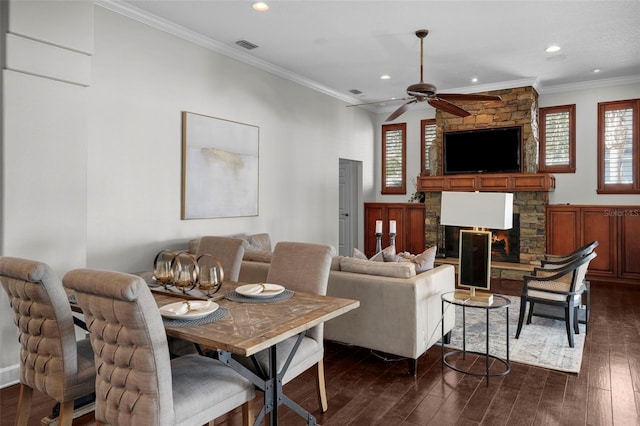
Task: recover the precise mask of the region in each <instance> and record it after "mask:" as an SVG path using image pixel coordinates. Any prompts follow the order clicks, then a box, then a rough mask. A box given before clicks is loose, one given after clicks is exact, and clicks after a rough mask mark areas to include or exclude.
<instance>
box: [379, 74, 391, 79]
mask: <svg viewBox="0 0 640 426" xmlns="http://www.w3.org/2000/svg"><path fill="white" fill-rule="evenodd" d="M390 78H391V76H390V75H387V74H385V75H381V76H380V80H389V79H390Z"/></svg>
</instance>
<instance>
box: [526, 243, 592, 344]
mask: <svg viewBox="0 0 640 426" xmlns="http://www.w3.org/2000/svg"><path fill="white" fill-rule="evenodd" d="M596 256H597V255H596V253H595V252H593V251H592V252H591V253H590V254H588V255H587V256H583V257H580V258H578V259H576V260H574V261H573V262H570V263H568V264H566V265H564V266H562V267H560V268H557V269H550V270H548V271H545V270H538V271H537V272H536V275H527V276H524V285H523V288H522V295H521V296H520V316H519V318H518V329H517V331H516V339H518V338H520V332H521V331H522V323H523V321H524V316H525V313H526V309H527V302H529V315H528V316H527V324H531V318H532V316H533V309H534V306H535V304H537V303H540V304H545V305H551V306H558V307H562V308H563V309H564V321H565V326H566V329H567V337H568V339H569V346H570V347H572V348H573V347H574V344H573V333H574V332H575V333H576V334H578V333H579V328H578V321H577V315H578V308H579V306H580V302H581V299H582V293H583V292H584V291H585V276H586V274H587V269H588V267H589V263H590V262H591V260H592V259H593V258H595V257H596Z"/></svg>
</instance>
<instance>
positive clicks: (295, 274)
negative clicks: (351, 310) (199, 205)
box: [267, 241, 335, 342]
mask: <svg viewBox="0 0 640 426" xmlns="http://www.w3.org/2000/svg"><path fill="white" fill-rule="evenodd" d="M334 253H335V250H334V249H333V247H331V246H329V245H326V244H312V243H299V242H286V241H282V242H278V243H277V244H276V246H275V248H274V249H273V256H272V258H271V266H270V267H269V273H268V274H267V282H268V283H273V284H281V285H283V286H285V287H286V288H288V289H290V290H293V291H303V292H307V293H314V294H320V295H322V296H325V295H326V294H327V284H328V281H329V271H330V269H331V258H332V257H333V255H334ZM323 330H324V328H323V324H321V325H319V326H317V327H314V328H313V329H311V330H309V332H308V333H307V335H308V336H309V337H311V338H313V339H314V340H316V341H318V342H321V341H322V338H323Z"/></svg>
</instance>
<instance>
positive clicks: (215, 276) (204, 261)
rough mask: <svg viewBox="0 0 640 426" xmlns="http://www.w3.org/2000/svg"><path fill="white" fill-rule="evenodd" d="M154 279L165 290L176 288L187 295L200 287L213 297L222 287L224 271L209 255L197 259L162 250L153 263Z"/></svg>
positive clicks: (177, 252) (184, 253) (181, 252)
mask: <svg viewBox="0 0 640 426" xmlns="http://www.w3.org/2000/svg"><path fill="white" fill-rule="evenodd" d="M153 278H154V279H155V280H156V281H157V282H158V283H160V284H161V285H162V286H163V287H164V288H165V289H169V288H171V287H173V286H175V287H178V288H180V289H182V292H183V293H186V292H188V291H190V290H193V289H195V288H196V287H198V288H199V290H200V291H202V293H204V294H205V295H206V296H207V297H211V296H213V295H214V294H215V293H216V292H217V291H218V290H220V287H222V282H223V281H224V271H223V268H222V265H221V264H220V262H219V261H218V260H217V259H216V258H215V257H213V256H211V255H209V254H203V255H201V256H198V257H196V256H194V255H193V254H191V253H189V252H187V251H170V250H162V251H160V252H159V253H158V254H157V255H156V257H155V259H154V261H153Z"/></svg>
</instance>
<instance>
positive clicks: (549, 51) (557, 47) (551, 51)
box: [544, 44, 560, 53]
mask: <svg viewBox="0 0 640 426" xmlns="http://www.w3.org/2000/svg"><path fill="white" fill-rule="evenodd" d="M558 50H560V46H556V45H555V44H554V45H552V46H549V47H547V48H546V49H545V50H544V51H545V52H547V53H553V52H557V51H558Z"/></svg>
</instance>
